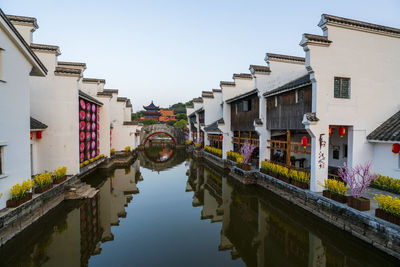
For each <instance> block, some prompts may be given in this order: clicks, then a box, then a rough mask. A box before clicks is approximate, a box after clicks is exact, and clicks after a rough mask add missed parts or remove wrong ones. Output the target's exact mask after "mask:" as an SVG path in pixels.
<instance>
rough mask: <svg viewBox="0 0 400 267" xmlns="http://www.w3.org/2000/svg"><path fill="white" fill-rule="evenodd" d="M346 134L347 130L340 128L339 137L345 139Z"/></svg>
mask: <svg viewBox="0 0 400 267" xmlns="http://www.w3.org/2000/svg"><path fill="white" fill-rule="evenodd" d="M345 134H346V128H345V127H344V126H340V127H339V136H340V137H343V136H344V135H345Z"/></svg>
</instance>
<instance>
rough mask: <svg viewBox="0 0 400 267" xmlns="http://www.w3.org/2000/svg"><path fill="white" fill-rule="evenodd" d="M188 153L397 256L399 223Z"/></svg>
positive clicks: (399, 255)
mask: <svg viewBox="0 0 400 267" xmlns="http://www.w3.org/2000/svg"><path fill="white" fill-rule="evenodd" d="M192 154H193V157H194V158H197V159H201V160H204V161H205V162H206V163H209V164H210V165H212V166H214V167H218V168H221V169H224V172H225V173H227V174H228V175H229V176H230V177H232V178H234V179H235V180H237V181H239V182H241V183H242V184H247V185H258V186H261V187H263V188H265V189H267V190H268V191H269V192H272V193H274V194H276V195H277V196H279V197H281V198H283V199H286V200H287V201H289V202H291V203H293V204H295V205H296V206H298V207H300V208H302V209H304V210H306V211H308V212H310V213H311V214H313V215H315V216H317V217H319V218H321V219H322V220H324V221H325V222H327V223H329V224H332V225H334V226H336V227H338V228H339V229H341V230H344V231H346V232H348V233H350V234H351V235H353V236H355V237H357V238H359V239H361V240H363V241H364V242H366V243H369V244H371V245H372V246H374V247H376V248H378V249H379V250H382V251H384V252H385V253H387V254H389V255H392V256H394V257H396V258H398V259H400V227H399V226H397V225H394V224H392V223H389V222H386V221H384V220H381V219H379V218H376V217H374V216H371V215H369V214H367V213H363V212H360V211H358V210H355V209H353V208H350V207H348V206H347V205H345V204H341V203H338V202H336V201H333V200H331V199H329V198H326V197H324V196H322V195H321V194H318V193H314V192H311V191H309V190H304V189H301V188H298V187H296V186H294V185H291V184H288V183H285V182H283V181H280V180H278V179H276V178H274V177H272V176H269V175H266V174H264V173H261V172H259V171H258V170H251V171H249V172H246V171H243V170H241V169H239V168H237V167H236V166H234V165H235V164H234V163H233V162H229V161H226V160H223V159H221V158H218V157H216V156H214V155H211V154H209V153H207V152H204V151H196V150H193V152H192ZM227 169H228V170H227Z"/></svg>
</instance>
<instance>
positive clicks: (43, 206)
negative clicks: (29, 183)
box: [0, 151, 137, 246]
mask: <svg viewBox="0 0 400 267" xmlns="http://www.w3.org/2000/svg"><path fill="white" fill-rule="evenodd" d="M136 158H137V154H136V151H133V152H129V153H125V152H124V153H117V154H115V155H114V156H113V157H111V158H108V159H106V158H103V159H100V160H98V161H96V162H93V163H92V164H90V165H89V166H85V167H84V168H82V169H81V173H80V174H79V175H74V176H68V177H67V179H66V181H64V182H63V183H60V184H55V185H53V188H51V189H49V190H48V191H46V192H44V193H42V194H34V195H33V196H32V200H29V201H27V202H25V203H24V204H22V205H20V206H18V207H16V208H5V209H3V210H1V211H0V246H2V245H4V244H5V243H7V241H8V240H10V239H12V238H13V237H14V236H16V235H18V234H19V233H20V232H22V231H23V230H25V229H26V228H27V227H29V226H30V225H32V224H33V223H34V222H36V221H37V220H39V219H40V218H41V217H43V216H44V215H45V214H47V213H48V212H49V211H51V210H52V209H54V208H55V207H57V206H58V205H59V204H60V203H61V202H63V201H64V200H68V199H77V198H80V197H90V196H91V195H93V192H94V191H93V190H92V191H90V192H89V191H88V190H90V189H91V188H90V186H88V185H86V184H85V183H82V182H81V179H82V178H84V177H85V176H87V175H89V174H90V173H92V172H93V171H95V170H97V169H108V170H113V169H115V168H118V167H125V166H129V164H131V163H132V162H133V161H134V160H135V159H136ZM71 189H72V190H73V191H71ZM80 189H85V191H86V192H81V191H83V190H80ZM86 189H88V190H86ZM77 193H78V194H77ZM86 193H90V194H86Z"/></svg>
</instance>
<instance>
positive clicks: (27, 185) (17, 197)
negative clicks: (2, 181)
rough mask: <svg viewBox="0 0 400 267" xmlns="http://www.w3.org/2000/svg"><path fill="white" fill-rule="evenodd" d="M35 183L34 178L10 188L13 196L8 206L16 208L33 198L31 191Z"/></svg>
mask: <svg viewBox="0 0 400 267" xmlns="http://www.w3.org/2000/svg"><path fill="white" fill-rule="evenodd" d="M33 185H34V181H33V180H32V179H28V180H26V181H23V182H22V184H21V185H20V184H19V183H18V184H15V185H14V186H13V187H12V188H11V189H10V193H11V197H10V199H9V200H7V202H6V207H7V208H15V207H18V206H19V205H21V204H23V203H25V202H27V201H28V200H30V199H32V193H30V191H31V189H32V187H33Z"/></svg>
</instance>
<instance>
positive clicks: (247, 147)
mask: <svg viewBox="0 0 400 267" xmlns="http://www.w3.org/2000/svg"><path fill="white" fill-rule="evenodd" d="M255 148H256V146H255V145H253V144H250V143H245V144H244V145H243V146H242V148H241V149H240V153H241V154H242V155H243V160H242V163H243V164H247V163H248V162H249V160H250V157H251V154H253V151H254V149H255Z"/></svg>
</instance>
